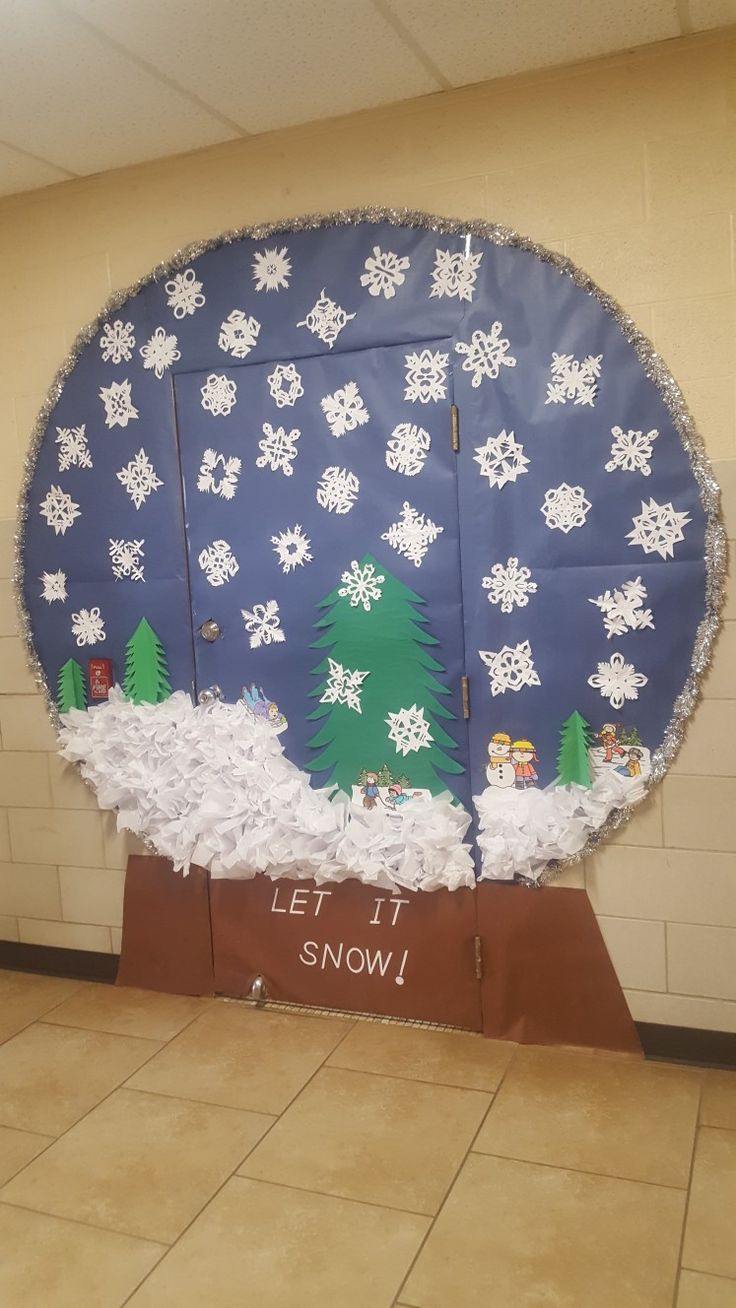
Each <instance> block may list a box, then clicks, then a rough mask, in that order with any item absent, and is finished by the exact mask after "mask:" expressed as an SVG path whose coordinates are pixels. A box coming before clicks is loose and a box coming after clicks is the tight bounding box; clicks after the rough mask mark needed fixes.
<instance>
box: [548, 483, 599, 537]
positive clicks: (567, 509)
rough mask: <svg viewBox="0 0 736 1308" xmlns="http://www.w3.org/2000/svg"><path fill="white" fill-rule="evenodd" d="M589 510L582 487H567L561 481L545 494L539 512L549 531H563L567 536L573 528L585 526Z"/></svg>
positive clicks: (588, 502) (588, 501)
mask: <svg viewBox="0 0 736 1308" xmlns="http://www.w3.org/2000/svg"><path fill="white" fill-rule="evenodd" d="M589 508H590V500H586V498H585V491H584V490H583V488H582V486H568V484H567V482H566V481H563V482H562V484H561V485H560V486H552V487H550V489H549V490H548V491H546V492H545V496H544V503H543V504H542V506H541V509H540V512H541V513H542V514H543V516H544V520H545V522H546V523H547V526H548V527H549V528H550V530H551V531H553V530H557V531H564V533H565V535H567V533H568V531H572V529H573V527H583V526H585V520H586V517H587V515H588V510H589Z"/></svg>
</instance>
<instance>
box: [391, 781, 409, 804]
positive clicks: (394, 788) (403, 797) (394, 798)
mask: <svg viewBox="0 0 736 1308" xmlns="http://www.w3.org/2000/svg"><path fill="white" fill-rule="evenodd" d="M410 799H411V795H407V793H406V791H405V790H404V787H403V786H401V785H400V784H399V782H398V781H392V782H391V785H390V786H389V788H388V791H387V797H386V807H387V808H393V809H397V808H400V807H401V805H402V804H407V803H408V802H409V800H410Z"/></svg>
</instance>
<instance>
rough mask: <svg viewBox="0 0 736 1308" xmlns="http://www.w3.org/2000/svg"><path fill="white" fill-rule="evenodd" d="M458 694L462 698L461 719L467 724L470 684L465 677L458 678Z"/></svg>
mask: <svg viewBox="0 0 736 1308" xmlns="http://www.w3.org/2000/svg"><path fill="white" fill-rule="evenodd" d="M460 693H461V695H462V697H463V718H464V719H465V721H466V722H467V720H468V718H469V717H470V682H469V681H468V678H467V677H461V678H460Z"/></svg>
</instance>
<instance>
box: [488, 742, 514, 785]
mask: <svg viewBox="0 0 736 1308" xmlns="http://www.w3.org/2000/svg"><path fill="white" fill-rule="evenodd" d="M486 778H487V780H488V784H489V786H495V787H498V788H499V789H501V790H509V789H510V788H511V787H512V786H513V784H514V782H515V780H516V770H515V768H514V764H513V762H512V759H511V737H510V736H509V735H507V734H506V732H505V731H497V732H496V734H495V735H494V736H491V739H490V741H489V742H488V766H487V767H486Z"/></svg>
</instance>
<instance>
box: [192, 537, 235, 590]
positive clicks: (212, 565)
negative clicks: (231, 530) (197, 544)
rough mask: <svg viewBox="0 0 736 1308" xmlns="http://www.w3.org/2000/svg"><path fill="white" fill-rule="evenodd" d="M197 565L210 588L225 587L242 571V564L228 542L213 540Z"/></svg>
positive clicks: (202, 552)
mask: <svg viewBox="0 0 736 1308" xmlns="http://www.w3.org/2000/svg"><path fill="white" fill-rule="evenodd" d="M197 563H198V564H199V566H200V568H201V569H202V571H203V573H204V575H205V577H206V578H207V580H208V582H209V583H210V586H224V585H225V582H226V581H229V580H230V578H231V577H234V576H235V574H236V573H237V572H239V571H240V564H239V563H238V560H237V559H236V557H235V555H234V554H233V552H232V550H231V548H230V546H229V545H228V542H227V541H226V540H213V542H212V544H211V545H208V546H207V548H206V549H203V550H202V551H201V552H200V554H199V557H198V558H197Z"/></svg>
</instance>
